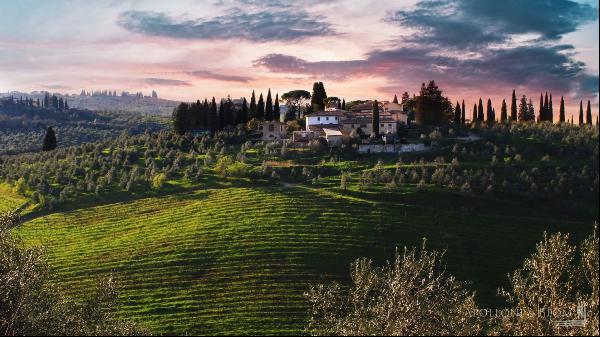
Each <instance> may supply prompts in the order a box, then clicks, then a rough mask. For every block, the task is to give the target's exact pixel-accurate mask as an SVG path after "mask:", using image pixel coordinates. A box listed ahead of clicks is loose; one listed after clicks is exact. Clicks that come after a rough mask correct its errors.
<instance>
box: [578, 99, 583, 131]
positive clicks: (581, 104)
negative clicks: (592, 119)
mask: <svg viewBox="0 0 600 337" xmlns="http://www.w3.org/2000/svg"><path fill="white" fill-rule="evenodd" d="M579 125H583V101H579Z"/></svg>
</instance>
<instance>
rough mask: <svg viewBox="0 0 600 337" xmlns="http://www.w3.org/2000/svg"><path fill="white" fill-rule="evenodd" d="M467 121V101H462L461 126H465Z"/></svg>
mask: <svg viewBox="0 0 600 337" xmlns="http://www.w3.org/2000/svg"><path fill="white" fill-rule="evenodd" d="M466 119H467V109H466V107H465V100H464V99H463V100H462V116H461V120H460V124H462V125H465V120H466Z"/></svg>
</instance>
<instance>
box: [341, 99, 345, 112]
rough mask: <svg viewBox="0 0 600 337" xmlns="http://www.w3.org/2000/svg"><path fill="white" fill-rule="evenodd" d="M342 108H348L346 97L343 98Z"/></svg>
mask: <svg viewBox="0 0 600 337" xmlns="http://www.w3.org/2000/svg"><path fill="white" fill-rule="evenodd" d="M342 110H346V99H342Z"/></svg>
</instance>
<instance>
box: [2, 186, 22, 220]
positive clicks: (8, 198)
mask: <svg viewBox="0 0 600 337" xmlns="http://www.w3.org/2000/svg"><path fill="white" fill-rule="evenodd" d="M26 202H27V198H25V197H23V196H21V195H18V194H15V193H13V192H12V190H11V188H10V186H8V185H7V184H0V213H4V212H8V211H13V210H15V209H17V208H19V207H21V206H23V205H24V204H25V203H26Z"/></svg>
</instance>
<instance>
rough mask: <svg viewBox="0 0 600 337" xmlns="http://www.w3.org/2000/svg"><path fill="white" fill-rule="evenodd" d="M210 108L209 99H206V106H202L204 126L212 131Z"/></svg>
mask: <svg viewBox="0 0 600 337" xmlns="http://www.w3.org/2000/svg"><path fill="white" fill-rule="evenodd" d="M209 116H210V106H209V105H208V99H206V97H205V98H204V104H203V105H202V126H203V127H205V128H208V129H210V122H209V119H210V117H209Z"/></svg>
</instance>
